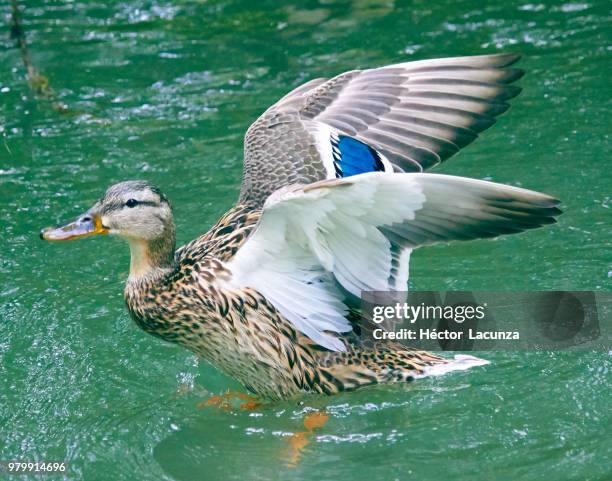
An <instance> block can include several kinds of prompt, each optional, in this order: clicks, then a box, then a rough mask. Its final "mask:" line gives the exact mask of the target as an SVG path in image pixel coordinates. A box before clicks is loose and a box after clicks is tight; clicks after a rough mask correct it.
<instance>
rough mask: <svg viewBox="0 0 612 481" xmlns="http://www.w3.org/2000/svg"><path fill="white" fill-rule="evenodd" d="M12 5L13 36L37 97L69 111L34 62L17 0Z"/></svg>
mask: <svg viewBox="0 0 612 481" xmlns="http://www.w3.org/2000/svg"><path fill="white" fill-rule="evenodd" d="M11 7H12V9H11V38H13V39H14V40H15V43H16V45H17V48H19V51H20V52H21V61H22V62H23V66H24V67H25V69H26V78H27V80H28V84H29V85H30V88H31V89H32V91H33V92H34V93H35V94H36V96H37V97H39V98H42V99H44V100H47V101H49V102H51V107H52V108H53V110H55V111H57V112H60V113H65V112H67V111H68V107H67V106H66V104H64V103H63V102H62V101H61V100H59V99H58V98H57V95H56V93H55V91H54V90H53V89H52V88H51V85H49V78H48V77H46V76H45V75H43V74H41V73H40V72H39V70H38V69H37V68H36V67H35V66H34V64H33V63H32V59H31V58H30V53H29V51H28V44H27V42H26V37H25V31H24V29H23V26H22V22H21V13H20V11H19V5H18V3H17V0H11Z"/></svg>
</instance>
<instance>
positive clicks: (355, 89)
mask: <svg viewBox="0 0 612 481" xmlns="http://www.w3.org/2000/svg"><path fill="white" fill-rule="evenodd" d="M519 57H520V56H519V55H515V54H501V55H483V56H476V57H456V58H446V59H435V60H423V61H416V62H407V63H401V64H397V65H391V66H388V67H381V68H377V69H371V70H363V71H361V70H354V71H350V72H345V73H343V74H341V75H338V76H336V77H334V78H332V79H329V80H328V79H323V78H319V79H314V80H311V81H310V82H308V83H306V84H304V85H302V86H300V87H298V88H297V89H295V90H293V91H292V92H290V93H289V94H287V95H286V96H285V97H283V98H282V99H281V100H280V101H279V102H278V103H276V104H275V105H273V106H272V107H270V108H269V109H268V110H267V111H266V112H265V113H264V114H263V115H262V116H261V117H260V118H259V119H258V120H257V121H256V122H255V123H254V124H253V125H252V126H251V127H250V128H249V130H248V131H247V134H246V137H245V157H244V162H245V166H244V176H243V185H242V190H241V196H240V197H241V201H243V202H247V201H251V202H254V203H256V204H258V205H262V204H263V202H264V200H265V199H266V198H267V196H268V195H269V194H271V193H272V192H273V191H274V190H276V189H278V188H280V187H282V186H284V185H288V184H292V183H311V182H315V181H318V180H321V179H324V178H326V175H327V172H326V170H325V168H324V166H323V162H322V161H321V158H320V154H319V150H318V148H317V144H316V142H317V139H316V137H315V135H314V132H313V131H312V126H313V125H316V123H322V124H326V125H329V126H331V127H333V128H335V129H337V130H339V131H340V132H341V133H344V134H346V135H350V136H353V137H356V138H357V139H359V140H361V141H363V142H366V143H367V144H369V145H371V146H372V147H374V148H375V149H377V150H378V151H380V152H381V153H382V154H383V155H385V156H386V157H387V158H388V159H389V161H390V162H391V163H392V165H393V168H394V170H395V171H398V172H401V171H406V172H418V171H422V170H425V169H429V168H431V167H433V166H435V165H437V164H439V163H440V162H442V161H444V160H446V159H448V158H449V157H450V156H452V155H454V154H455V153H457V152H458V151H459V150H460V149H461V148H463V147H465V146H466V145H468V144H469V143H471V142H472V141H474V140H475V139H476V137H477V136H478V133H480V132H482V131H483V130H485V129H487V128H488V127H490V126H491V125H492V124H493V123H494V122H495V117H496V116H498V115H500V114H502V113H503V112H505V111H506V110H507V109H508V107H509V105H508V103H507V101H508V100H510V99H511V98H513V97H515V96H516V95H518V94H519V92H520V90H521V89H520V88H519V87H516V86H514V85H510V84H511V83H513V82H515V81H516V80H518V79H519V78H520V77H521V76H522V75H523V71H522V70H519V69H516V68H508V67H509V66H510V65H512V64H513V63H515V62H516V61H517V60H518V59H519Z"/></svg>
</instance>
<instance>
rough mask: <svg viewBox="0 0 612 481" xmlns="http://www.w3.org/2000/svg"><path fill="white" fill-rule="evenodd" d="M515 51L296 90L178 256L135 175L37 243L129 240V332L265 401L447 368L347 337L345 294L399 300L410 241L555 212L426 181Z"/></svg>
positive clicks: (495, 97)
mask: <svg viewBox="0 0 612 481" xmlns="http://www.w3.org/2000/svg"><path fill="white" fill-rule="evenodd" d="M517 59H518V57H517V56H516V55H491V56H478V57H465V58H449V59H439V60H428V61H421V62H410V63H402V64H398V65H392V66H388V67H383V68H378V69H372V70H363V71H358V70H355V71H352V72H347V73H344V74H342V75H339V76H337V77H334V78H332V79H331V80H327V79H316V80H312V81H310V82H308V83H306V84H305V85H302V86H301V87H298V88H297V89H295V90H294V91H293V92H291V93H289V94H288V95H287V96H285V97H284V98H283V99H281V100H280V101H279V102H278V103H277V104H275V105H274V106H272V107H271V108H269V109H268V110H267V111H266V112H265V113H264V114H263V115H262V116H261V117H260V118H259V119H258V120H257V121H256V122H255V123H254V124H253V125H252V126H251V127H250V128H249V130H248V132H247V134H246V138H245V169H244V180H243V184H242V190H241V193H240V199H239V202H238V204H237V205H236V206H235V207H234V208H232V209H231V210H230V211H229V212H228V213H227V214H226V215H225V216H224V217H223V218H222V219H221V220H220V221H219V222H218V223H217V224H216V225H215V226H214V227H213V228H212V229H211V230H210V231H209V232H208V233H206V234H204V235H203V236H202V237H200V238H198V239H196V240H194V241H192V242H191V243H189V244H187V245H185V246H183V247H181V248H179V249H178V250H177V251H176V252H175V228H174V222H173V219H172V210H171V208H170V204H169V202H168V199H167V198H166V197H165V196H164V195H163V194H162V193H161V191H160V190H158V189H157V188H155V187H153V186H152V185H150V184H149V183H147V182H143V181H128V182H122V183H119V184H116V185H113V186H112V187H110V188H109V189H108V190H107V191H106V193H105V194H104V196H103V197H102V198H101V199H100V200H99V201H98V202H96V203H95V205H94V206H93V207H92V208H91V209H90V210H88V211H87V212H86V213H85V214H84V215H82V216H81V217H79V218H78V219H77V220H76V221H75V222H73V223H71V224H68V225H66V226H64V227H60V228H55V229H47V230H44V231H43V232H42V237H43V238H44V239H46V240H68V239H76V238H80V237H86V236H92V235H98V234H117V235H119V236H121V237H123V238H125V239H126V240H127V241H128V243H129V246H130V251H131V265H130V274H129V277H128V280H127V284H126V288H125V299H126V301H127V306H128V309H129V311H130V314H131V315H132V317H133V319H134V320H135V321H136V323H137V324H138V325H139V326H140V327H141V328H143V329H144V330H145V331H147V332H149V333H151V334H153V335H155V336H158V337H160V338H162V339H164V340H167V341H171V342H176V343H179V344H181V345H183V346H185V347H186V348H188V349H190V350H192V351H194V352H195V353H197V354H198V355H200V356H201V357H203V358H205V359H206V360H208V361H210V362H211V363H213V364H214V365H216V366H217V367H218V368H220V369H222V370H223V371H225V372H226V373H228V374H230V375H231V376H233V377H235V378H236V379H237V380H239V381H240V382H241V383H242V384H244V385H245V386H246V387H247V388H248V389H250V390H251V391H253V392H254V393H255V394H257V395H259V396H261V397H265V398H271V399H280V398H286V397H289V396H293V395H295V394H297V393H300V392H318V393H325V394H333V393H337V392H339V391H344V390H351V389H355V388H357V387H360V386H364V385H369V384H373V383H380V382H395V381H407V380H410V379H413V378H415V377H418V376H420V375H422V374H423V373H424V372H425V371H426V370H427V369H428V367H429V366H437V365H440V364H447V363H449V361H448V360H445V359H443V358H441V357H439V356H436V355H433V354H429V353H427V352H423V351H416V350H409V349H406V348H405V347H398V346H397V345H395V346H394V345H390V344H385V345H374V346H371V345H370V346H365V345H363V344H360V343H359V340H358V339H357V336H355V335H354V333H353V324H352V318H351V317H352V316H353V315H354V312H353V311H352V310H349V308H348V307H347V301H346V299H347V296H360V294H361V293H362V292H363V291H405V290H406V289H407V281H408V260H409V255H410V253H411V251H412V250H413V249H415V248H417V247H419V246H422V245H426V244H431V243H434V242H444V241H450V240H454V239H462V240H465V239H477V238H482V237H494V236H497V235H500V234H507V233H514V232H521V231H523V230H526V229H531V228H535V227H539V226H541V225H544V224H549V223H552V222H554V216H556V215H557V214H559V213H560V211H559V210H558V209H557V207H556V206H557V204H558V201H556V200H555V199H553V198H551V197H549V196H547V195H544V194H540V193H537V192H532V191H528V190H524V189H519V188H515V187H508V186H505V185H500V184H495V183H491V182H485V181H480V180H473V179H466V178H461V177H453V176H445V175H435V174H424V173H421V171H422V170H424V169H427V168H429V167H432V166H433V165H436V164H438V163H440V162H441V161H442V160H445V159H446V158H448V157H449V156H451V155H452V154H454V153H456V152H457V151H458V150H459V149H460V148H461V147H463V146H465V145H467V144H468V143H470V142H471V141H473V140H474V139H475V138H476V136H477V133H478V132H480V131H482V130H484V129H486V128H487V127H489V126H490V125H491V124H493V122H494V118H495V116H497V115H499V114H500V113H502V112H503V111H505V110H506V109H507V108H508V105H507V104H506V103H505V101H506V100H507V99H510V98H512V97H514V96H515V95H517V94H518V92H519V90H520V89H519V88H518V87H515V86H512V85H509V84H510V83H512V82H514V81H515V80H517V79H518V78H519V77H520V76H521V75H522V72H521V71H520V70H517V69H512V68H506V67H508V66H509V65H510V64H512V63H514V62H515V61H516V60H517ZM468 364H469V363H468Z"/></svg>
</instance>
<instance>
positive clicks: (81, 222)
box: [40, 212, 108, 241]
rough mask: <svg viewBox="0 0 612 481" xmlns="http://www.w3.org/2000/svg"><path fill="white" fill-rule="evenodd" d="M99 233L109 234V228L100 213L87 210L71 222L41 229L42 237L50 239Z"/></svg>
mask: <svg viewBox="0 0 612 481" xmlns="http://www.w3.org/2000/svg"><path fill="white" fill-rule="evenodd" d="M99 234H108V228H107V227H105V226H104V225H103V224H102V220H101V219H100V216H99V215H97V214H93V213H91V212H86V213H85V214H83V215H82V216H81V217H79V218H78V219H77V220H75V221H74V222H71V223H70V224H66V225H64V226H60V227H48V228H46V229H43V230H41V231H40V238H41V239H44V240H48V241H67V240H73V239H81V238H83V237H91V236H94V235H99Z"/></svg>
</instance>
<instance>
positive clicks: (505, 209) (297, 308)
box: [227, 173, 559, 351]
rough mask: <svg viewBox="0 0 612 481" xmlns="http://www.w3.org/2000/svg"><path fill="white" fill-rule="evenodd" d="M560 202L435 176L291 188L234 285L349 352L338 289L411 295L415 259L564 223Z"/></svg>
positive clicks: (246, 255) (245, 255) (268, 215)
mask: <svg viewBox="0 0 612 481" xmlns="http://www.w3.org/2000/svg"><path fill="white" fill-rule="evenodd" d="M556 205H557V201H555V200H554V199H552V198H551V197H548V196H546V195H544V194H539V193H536V192H532V191H528V190H525V189H518V188H515V187H509V186H505V185H501V184H494V183H491V182H485V181H479V180H473V179H466V178H461V177H453V176H445V175H435V174H392V173H367V174H362V175H357V176H353V177H348V178H344V179H338V180H330V181H321V182H317V183H315V184H311V185H307V186H289V187H285V188H282V189H279V190H278V191H276V192H274V193H273V194H272V195H271V196H270V197H269V198H268V199H267V200H266V202H265V205H264V208H263V213H262V216H261V220H260V222H259V224H258V226H257V228H256V229H255V231H254V232H253V234H252V235H251V236H250V237H249V239H247V241H246V242H245V244H244V245H243V246H242V247H241V248H240V249H239V250H238V252H237V253H236V255H235V256H234V258H233V259H232V260H231V261H229V262H228V263H227V267H228V268H229V269H230V271H231V272H232V280H231V281H230V284H231V286H230V287H251V288H255V289H257V290H258V291H259V292H261V294H262V295H264V296H265V297H266V298H267V299H268V300H269V301H270V302H271V303H272V304H273V305H274V306H275V307H276V308H277V309H278V310H279V312H280V313H281V314H282V315H283V316H285V317H286V318H287V319H288V320H290V321H291V322H292V323H293V324H294V325H295V326H296V328H297V329H299V330H300V331H301V332H303V333H304V334H306V335H307V336H309V337H310V338H311V339H312V340H314V341H315V342H317V343H319V344H320V345H322V346H324V347H326V348H328V349H332V350H338V351H340V350H344V349H345V347H344V343H343V342H342V341H340V340H339V339H337V338H336V337H335V336H333V335H329V334H327V333H326V332H325V331H330V332H332V333H334V332H335V333H341V332H347V331H350V330H351V325H350V323H349V322H348V321H347V320H346V314H347V307H346V305H345V304H344V302H343V294H342V293H341V291H340V289H338V287H337V286H336V282H335V281H337V282H338V283H339V284H340V285H341V286H342V287H343V288H344V289H346V290H347V291H348V292H350V293H351V294H353V295H355V296H360V295H361V293H362V291H387V290H396V291H404V290H406V289H407V285H406V284H407V281H408V260H409V256H410V251H411V250H412V248H413V247H418V246H419V245H423V244H427V243H432V242H438V241H447V240H452V239H474V238H479V237H493V236H495V235H499V234H500V233H509V232H520V231H522V230H525V229H529V228H533V227H538V226H540V225H542V224H546V223H551V222H554V220H553V219H552V217H553V216H554V215H556V214H557V213H558V212H559V211H558V209H556V207H555V206H556Z"/></svg>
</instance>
